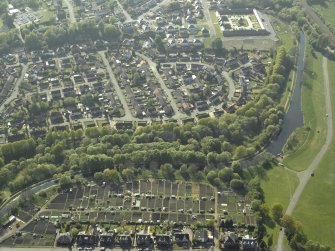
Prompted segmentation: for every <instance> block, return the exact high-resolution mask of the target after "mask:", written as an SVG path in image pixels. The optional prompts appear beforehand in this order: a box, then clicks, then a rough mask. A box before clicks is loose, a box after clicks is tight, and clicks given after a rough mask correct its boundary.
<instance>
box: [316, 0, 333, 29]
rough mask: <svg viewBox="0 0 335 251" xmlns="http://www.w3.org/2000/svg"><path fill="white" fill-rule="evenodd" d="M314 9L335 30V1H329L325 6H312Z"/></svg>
mask: <svg viewBox="0 0 335 251" xmlns="http://www.w3.org/2000/svg"><path fill="white" fill-rule="evenodd" d="M312 8H313V9H314V10H315V11H316V12H317V13H318V14H319V15H320V16H321V17H322V18H323V19H324V20H325V22H326V24H330V26H331V27H332V28H333V29H335V15H334V13H335V1H334V0H332V1H327V2H326V4H325V5H319V4H318V5H312Z"/></svg>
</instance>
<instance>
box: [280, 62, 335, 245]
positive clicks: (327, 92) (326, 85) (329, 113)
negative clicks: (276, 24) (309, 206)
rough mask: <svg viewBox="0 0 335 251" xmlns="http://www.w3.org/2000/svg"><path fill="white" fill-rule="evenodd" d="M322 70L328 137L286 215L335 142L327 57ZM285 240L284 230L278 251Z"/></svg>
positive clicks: (281, 233) (291, 210)
mask: <svg viewBox="0 0 335 251" xmlns="http://www.w3.org/2000/svg"><path fill="white" fill-rule="evenodd" d="M322 69H323V77H324V81H323V85H324V89H325V90H324V92H325V104H326V114H327V117H326V121H327V137H326V141H325V143H324V145H323V146H322V147H321V150H320V151H319V152H318V154H317V155H316V156H315V158H314V159H313V161H312V163H311V164H310V165H309V167H308V168H307V169H306V170H305V171H304V173H303V175H302V176H300V177H301V178H300V182H299V185H298V187H297V188H296V190H295V191H294V193H293V196H292V197H291V200H290V203H289V205H288V207H287V209H286V212H285V213H286V214H288V215H291V214H292V212H293V210H294V209H295V207H296V205H297V203H298V202H299V199H300V196H301V194H302V193H303V191H304V189H305V187H306V185H307V183H308V181H309V179H310V178H311V177H312V176H311V175H312V173H314V171H315V170H316V168H317V167H318V165H319V163H320V161H321V160H322V158H323V156H324V155H325V153H326V152H327V150H328V148H329V145H330V144H331V142H332V140H333V113H332V106H331V97H330V85H329V75H328V61H327V58H326V57H323V61H322ZM283 239H284V230H282V231H280V232H279V236H278V244H277V249H276V250H277V251H282V250H284V249H283Z"/></svg>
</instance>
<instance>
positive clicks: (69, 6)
mask: <svg viewBox="0 0 335 251" xmlns="http://www.w3.org/2000/svg"><path fill="white" fill-rule="evenodd" d="M70 1H71V0H64V3H65V4H66V7H67V9H68V10H69V18H70V23H72V24H73V23H76V22H77V20H76V16H75V15H74V10H73V6H72V3H71V2H70Z"/></svg>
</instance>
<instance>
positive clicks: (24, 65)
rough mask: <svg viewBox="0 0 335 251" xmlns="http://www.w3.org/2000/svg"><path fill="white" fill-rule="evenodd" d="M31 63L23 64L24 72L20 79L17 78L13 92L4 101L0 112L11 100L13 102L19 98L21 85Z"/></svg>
mask: <svg viewBox="0 0 335 251" xmlns="http://www.w3.org/2000/svg"><path fill="white" fill-rule="evenodd" d="M29 65H30V64H22V72H21V76H20V78H19V79H18V80H16V82H15V83H14V84H15V86H14V88H13V90H12V92H11V94H10V95H9V96H8V97H7V98H6V100H5V101H4V102H3V103H2V105H1V106H0V112H2V111H3V109H4V108H5V105H7V104H9V103H10V102H12V101H13V100H14V99H15V98H17V96H18V94H19V87H20V85H21V82H22V81H23V79H24V76H25V75H26V73H27V70H28V67H29Z"/></svg>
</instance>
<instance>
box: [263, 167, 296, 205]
mask: <svg viewBox="0 0 335 251" xmlns="http://www.w3.org/2000/svg"><path fill="white" fill-rule="evenodd" d="M266 174H267V177H266V178H265V179H264V180H262V182H261V185H262V189H263V190H264V195H265V201H266V203H267V204H268V205H269V206H270V207H271V206H272V205H273V204H275V203H280V204H282V205H283V207H284V209H286V207H287V205H288V202H289V199H290V197H291V194H292V193H293V192H294V190H295V188H296V186H297V185H298V177H297V175H296V174H295V173H294V172H292V171H288V170H286V169H284V167H281V166H275V167H273V168H272V169H271V170H270V171H268V172H267V173H266ZM274 188H276V189H274Z"/></svg>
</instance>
